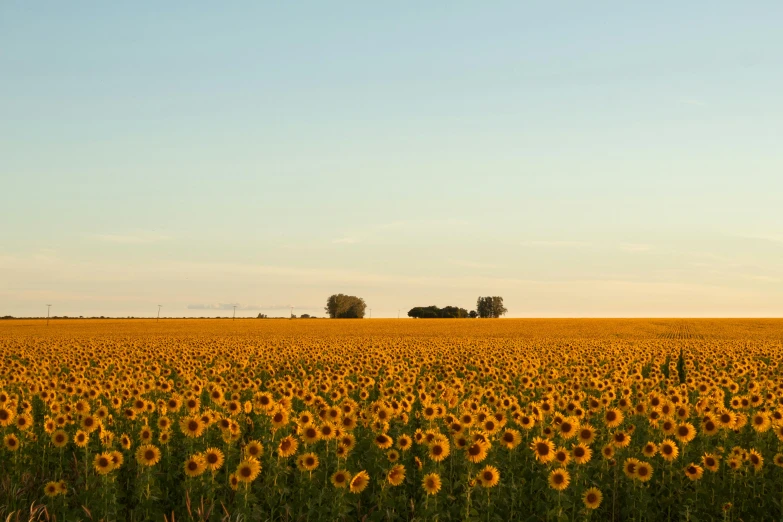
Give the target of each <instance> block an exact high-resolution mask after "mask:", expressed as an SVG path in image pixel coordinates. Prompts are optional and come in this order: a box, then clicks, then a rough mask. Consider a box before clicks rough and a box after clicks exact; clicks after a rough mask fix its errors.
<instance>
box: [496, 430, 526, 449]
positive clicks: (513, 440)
mask: <svg viewBox="0 0 783 522" xmlns="http://www.w3.org/2000/svg"><path fill="white" fill-rule="evenodd" d="M520 442H522V435H520V434H519V432H518V431H517V430H515V429H513V428H506V430H505V431H504V432H503V434H502V435H501V436H500V443H501V444H502V445H503V446H505V447H506V448H507V449H514V448H516V447H517V446H519V443H520Z"/></svg>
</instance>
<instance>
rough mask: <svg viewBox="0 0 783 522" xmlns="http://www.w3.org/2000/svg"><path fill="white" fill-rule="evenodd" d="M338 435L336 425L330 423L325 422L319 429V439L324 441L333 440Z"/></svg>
mask: <svg viewBox="0 0 783 522" xmlns="http://www.w3.org/2000/svg"><path fill="white" fill-rule="evenodd" d="M336 435H337V430H336V429H335V427H334V425H333V424H331V423H329V422H324V423H323V424H321V426H319V427H318V437H319V438H320V439H323V440H332V439H333V438H334V437H335V436H336Z"/></svg>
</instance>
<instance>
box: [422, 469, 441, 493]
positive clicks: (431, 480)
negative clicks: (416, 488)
mask: <svg viewBox="0 0 783 522" xmlns="http://www.w3.org/2000/svg"><path fill="white" fill-rule="evenodd" d="M421 485H422V487H423V488H424V491H426V492H427V495H435V494H436V493H437V492H438V491H440V487H441V481H440V475H438V474H437V473H428V474H427V475H424V480H422V482H421Z"/></svg>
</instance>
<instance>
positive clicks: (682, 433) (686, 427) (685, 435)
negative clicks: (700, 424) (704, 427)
mask: <svg viewBox="0 0 783 522" xmlns="http://www.w3.org/2000/svg"><path fill="white" fill-rule="evenodd" d="M674 436H675V437H676V438H677V440H679V441H680V442H682V443H683V444H687V443H689V442H690V441H692V440H693V439H694V437H696V428H694V427H693V424H691V423H690V422H683V423H682V424H680V425H679V426H677V430H676V431H675V433H674Z"/></svg>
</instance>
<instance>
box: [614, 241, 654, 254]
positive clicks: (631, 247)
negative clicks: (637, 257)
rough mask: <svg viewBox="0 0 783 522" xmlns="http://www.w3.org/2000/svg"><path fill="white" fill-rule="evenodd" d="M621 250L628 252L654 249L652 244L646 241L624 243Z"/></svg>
mask: <svg viewBox="0 0 783 522" xmlns="http://www.w3.org/2000/svg"><path fill="white" fill-rule="evenodd" d="M620 250H625V251H626V252H648V251H650V250H652V245H646V244H644V243H622V244H621V245H620Z"/></svg>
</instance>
